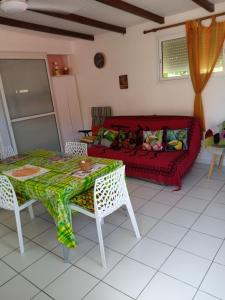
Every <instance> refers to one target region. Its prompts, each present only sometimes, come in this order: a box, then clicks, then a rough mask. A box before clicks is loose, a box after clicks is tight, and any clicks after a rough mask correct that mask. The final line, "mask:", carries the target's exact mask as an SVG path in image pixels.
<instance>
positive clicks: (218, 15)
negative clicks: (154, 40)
mask: <svg viewBox="0 0 225 300" xmlns="http://www.w3.org/2000/svg"><path fill="white" fill-rule="evenodd" d="M224 15H225V12H222V13H219V14H214V15H208V16H206V17H202V18H198V19H194V20H191V21H203V20H207V19H210V18H211V17H220V16H224ZM186 22H188V21H184V22H180V23H176V24H171V25H167V26H163V27H157V28H153V29H150V30H144V31H143V33H144V34H146V33H150V32H156V31H159V30H163V29H167V28H172V27H177V26H180V25H185V23H186Z"/></svg>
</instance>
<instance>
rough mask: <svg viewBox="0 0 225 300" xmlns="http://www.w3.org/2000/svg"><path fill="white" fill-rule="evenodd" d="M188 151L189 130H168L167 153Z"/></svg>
mask: <svg viewBox="0 0 225 300" xmlns="http://www.w3.org/2000/svg"><path fill="white" fill-rule="evenodd" d="M177 150H188V128H182V129H174V130H172V129H167V131H166V151H177Z"/></svg>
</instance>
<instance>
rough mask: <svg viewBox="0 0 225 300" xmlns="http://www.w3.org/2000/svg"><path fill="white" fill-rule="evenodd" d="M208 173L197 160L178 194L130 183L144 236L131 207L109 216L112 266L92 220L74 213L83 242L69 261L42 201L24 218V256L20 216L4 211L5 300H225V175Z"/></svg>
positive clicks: (0, 240)
mask: <svg viewBox="0 0 225 300" xmlns="http://www.w3.org/2000/svg"><path fill="white" fill-rule="evenodd" d="M207 169H208V166H206V165H202V164H197V163H196V164H195V165H194V167H193V169H192V170H191V172H190V173H189V174H188V175H187V176H186V177H185V178H184V182H183V183H184V185H183V188H182V190H181V191H177V192H174V191H173V190H174V187H165V186H162V185H156V184H154V183H149V182H146V181H142V180H137V179H133V178H129V179H128V188H129V191H130V196H131V201H132V203H133V206H134V210H135V213H136V217H137V222H138V224H139V228H140V232H141V235H142V238H141V240H137V239H136V238H135V236H134V233H133V230H132V226H131V224H130V221H129V219H128V217H127V215H126V214H125V212H124V211H123V210H120V211H118V212H116V213H115V214H113V215H111V216H109V217H108V218H106V220H105V224H104V225H103V233H104V242H105V247H106V258H107V263H108V267H107V269H103V268H102V267H101V264H100V253H99V247H98V243H97V232H96V227H95V223H94V222H93V220H92V219H90V218H88V217H86V216H83V215H80V214H77V215H75V216H74V219H73V224H74V228H75V230H76V233H77V238H78V240H79V245H78V247H77V248H76V249H75V250H71V251H70V262H69V263H64V261H63V259H62V247H61V245H59V244H58V242H57V239H56V230H55V227H54V223H53V221H52V219H51V218H50V217H49V215H48V214H47V213H46V211H45V210H44V209H43V207H42V206H41V205H40V204H38V205H37V206H35V214H36V218H35V220H34V221H32V222H31V221H30V219H29V216H28V214H27V213H26V212H24V213H23V214H22V224H23V229H24V231H23V232H24V243H25V253H24V255H23V256H21V255H20V253H19V250H18V240H17V235H16V232H15V221H14V217H13V215H12V213H9V212H6V211H3V210H0V299H1V300H14V299H18V300H30V299H33V300H50V299H56V300H67V299H75V300H81V299H82V300H131V299H138V300H150V299H151V300H225V284H224V280H225V170H223V172H222V176H218V175H217V174H216V172H215V173H214V174H213V176H212V180H210V181H208V180H207Z"/></svg>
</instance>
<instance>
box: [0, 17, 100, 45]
mask: <svg viewBox="0 0 225 300" xmlns="http://www.w3.org/2000/svg"><path fill="white" fill-rule="evenodd" d="M0 24H2V25H6V26H10V27H16V28H19V29H20V28H23V29H27V30H34V31H38V32H45V33H50V34H56V35H62V36H67V37H72V38H78V39H84V40H89V41H94V36H93V35H90V34H85V33H80V32H75V31H69V30H64V29H59V28H55V27H50V26H45V25H39V24H34V23H28V22H24V21H19V20H14V19H9V18H4V17H0Z"/></svg>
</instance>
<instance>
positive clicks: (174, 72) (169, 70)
mask: <svg viewBox="0 0 225 300" xmlns="http://www.w3.org/2000/svg"><path fill="white" fill-rule="evenodd" d="M161 51H162V53H161V54H162V61H161V68H162V70H161V76H162V78H170V77H182V76H187V75H189V66H188V50H187V41H186V37H181V38H175V39H171V40H165V41H162V42H161ZM223 70H224V59H223V51H221V53H220V56H219V58H218V60H217V63H216V66H215V68H214V72H222V71H223Z"/></svg>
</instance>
